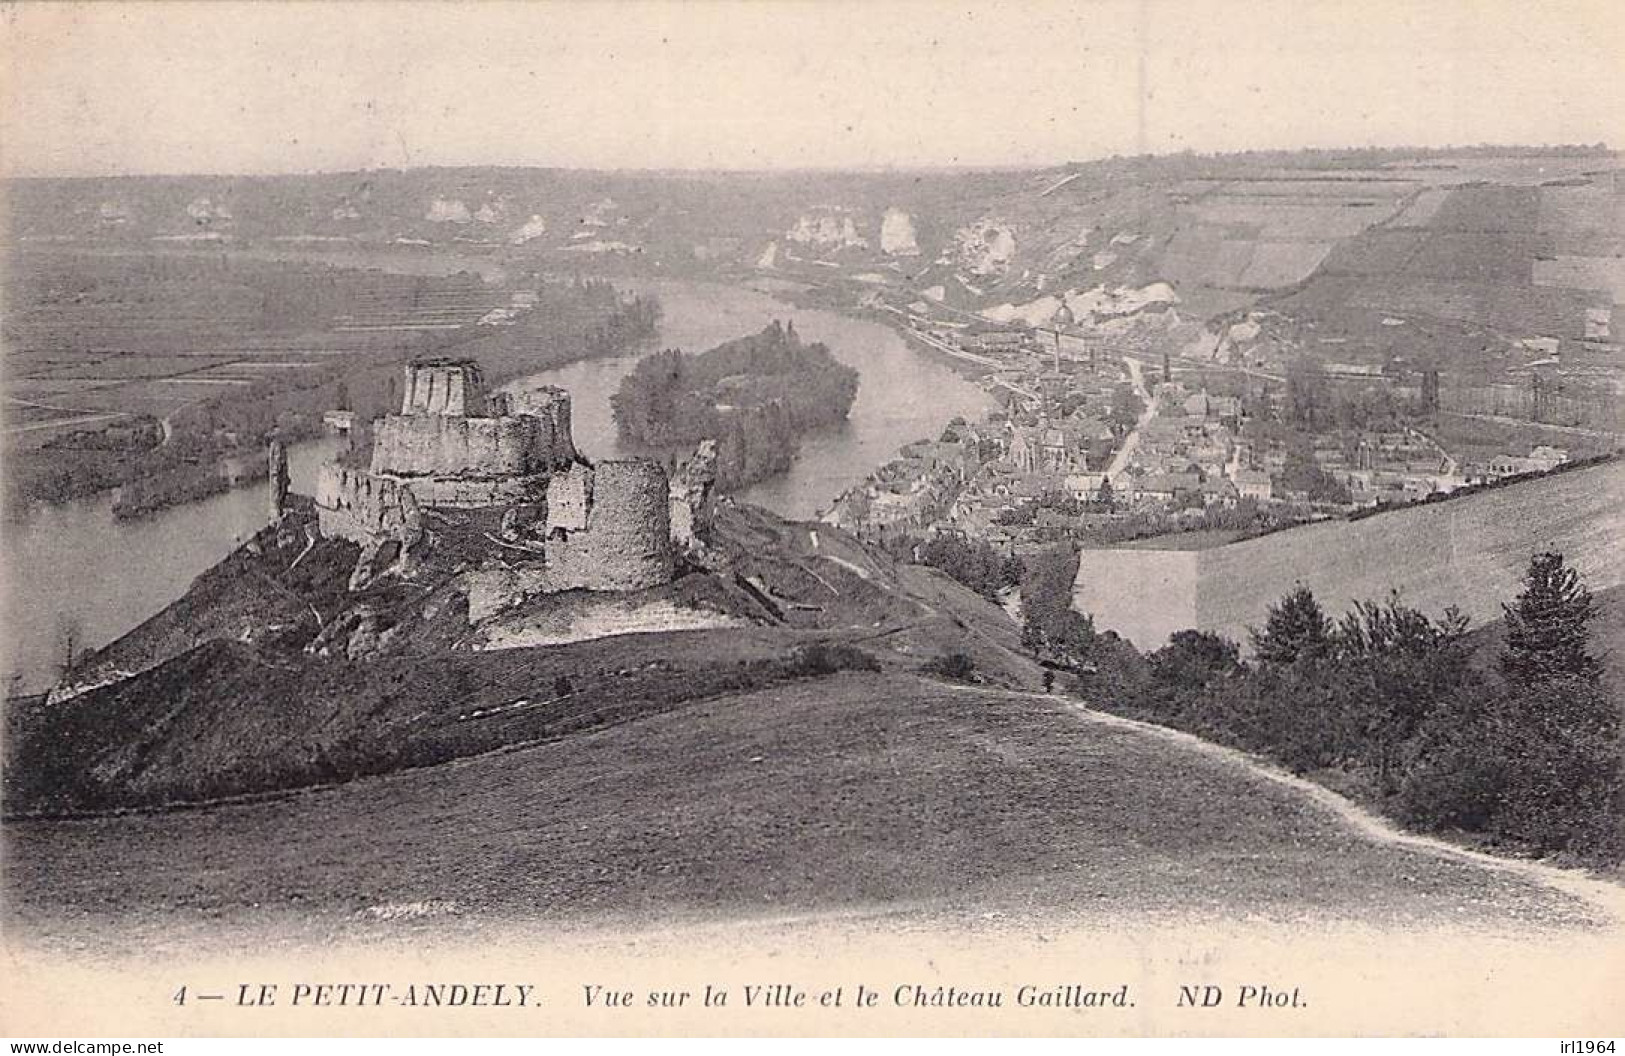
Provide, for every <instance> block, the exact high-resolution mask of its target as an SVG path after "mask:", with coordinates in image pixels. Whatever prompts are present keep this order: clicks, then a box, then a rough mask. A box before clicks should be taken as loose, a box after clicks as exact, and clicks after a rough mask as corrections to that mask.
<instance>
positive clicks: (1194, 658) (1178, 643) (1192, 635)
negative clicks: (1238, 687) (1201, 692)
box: [1149, 630, 1242, 687]
mask: <svg viewBox="0 0 1625 1056" xmlns="http://www.w3.org/2000/svg"><path fill="white" fill-rule="evenodd" d="M1149 659H1150V661H1151V672H1152V674H1154V675H1155V676H1156V677H1157V678H1158V679H1160V680H1162V681H1164V682H1169V683H1172V684H1174V685H1178V686H1186V687H1199V686H1206V685H1207V684H1208V683H1210V682H1212V681H1214V680H1216V679H1220V678H1228V677H1231V676H1233V675H1239V674H1241V672H1242V666H1241V649H1240V648H1239V647H1238V646H1237V645H1236V643H1235V642H1232V641H1231V640H1230V639H1228V638H1225V637H1222V636H1221V635H1217V634H1214V633H1213V632H1211V631H1193V630H1183V631H1175V632H1174V633H1173V635H1172V636H1170V637H1169V639H1168V644H1167V645H1165V646H1163V647H1162V648H1161V649H1158V650H1157V651H1156V652H1154V653H1152V654H1151V656H1150V658H1149Z"/></svg>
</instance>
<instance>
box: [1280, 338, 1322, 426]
mask: <svg viewBox="0 0 1625 1056" xmlns="http://www.w3.org/2000/svg"><path fill="white" fill-rule="evenodd" d="M1330 409H1331V385H1330V383H1329V382H1328V380H1327V378H1326V370H1325V368H1323V367H1322V366H1321V365H1320V363H1319V362H1317V361H1315V360H1313V359H1310V358H1309V357H1308V356H1299V357H1298V358H1297V359H1294V360H1293V361H1292V362H1291V363H1290V364H1289V365H1288V366H1287V372H1286V414H1287V420H1288V421H1290V422H1292V423H1293V424H1295V425H1298V426H1300V427H1302V428H1304V429H1307V430H1309V431H1310V432H1317V431H1318V430H1319V429H1320V427H1321V426H1322V425H1326V424H1329V422H1328V418H1329V417H1330V414H1329V412H1330Z"/></svg>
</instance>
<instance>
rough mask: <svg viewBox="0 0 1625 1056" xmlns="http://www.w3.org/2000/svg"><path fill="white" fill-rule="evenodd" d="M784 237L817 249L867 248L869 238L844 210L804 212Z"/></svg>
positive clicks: (800, 244)
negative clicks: (862, 233)
mask: <svg viewBox="0 0 1625 1056" xmlns="http://www.w3.org/2000/svg"><path fill="white" fill-rule="evenodd" d="M784 237H785V239H787V240H788V241H790V242H794V243H796V244H797V245H799V246H807V247H810V248H817V249H835V250H838V249H868V248H869V240H868V239H867V238H864V237H863V235H861V234H860V233H859V232H858V226H857V222H856V221H855V220H853V219H852V217H851V215H850V214H848V213H847V212H846V211H845V210H820V211H817V212H813V213H804V214H802V215H801V216H799V217H797V218H796V222H795V226H793V227H791V228H790V230H788V231H786V232H785V233H784Z"/></svg>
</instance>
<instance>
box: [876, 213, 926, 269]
mask: <svg viewBox="0 0 1625 1056" xmlns="http://www.w3.org/2000/svg"><path fill="white" fill-rule="evenodd" d="M880 251H881V252H882V253H886V254H889V255H891V256H894V257H917V256H919V255H920V241H919V233H918V232H916V231H915V230H914V218H913V217H912V216H910V215H909V214H907V213H905V212H903V210H901V209H898V208H896V207H893V208H890V209H887V210H886V212H885V214H884V215H883V216H881V218H880Z"/></svg>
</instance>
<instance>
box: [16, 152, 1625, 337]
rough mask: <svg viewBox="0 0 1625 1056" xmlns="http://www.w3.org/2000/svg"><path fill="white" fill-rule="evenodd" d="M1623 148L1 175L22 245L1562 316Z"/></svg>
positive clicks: (1606, 248) (1615, 205)
mask: <svg viewBox="0 0 1625 1056" xmlns="http://www.w3.org/2000/svg"><path fill="white" fill-rule="evenodd" d="M1619 168H1620V162H1619V157H1618V156H1617V155H1615V154H1613V153H1609V152H1607V151H1604V150H1601V149H1595V148H1565V149H1520V148H1501V149H1489V148H1477V149H1472V150H1455V151H1448V150H1433V151H1428V150H1419V149H1418V150H1391V151H1303V152H1296V153H1288V152H1282V153H1252V154H1235V155H1219V156H1197V155H1173V156H1166V157H1145V158H1124V159H1110V160H1106V161H1099V162H1089V163H1082V164H1077V165H1071V166H1064V167H1057V168H1050V169H1029V170H998V171H942V170H933V171H923V172H906V171H898V172H863V173H827V172H811V173H697V172H696V173H606V172H584V171H565V170H549V169H504V168H469V169H413V170H378V171H369V172H360V173H334V174H321V175H309V176H275V177H252V178H250V177H245V178H231V177H213V176H210V177H204V176H198V177H191V176H186V177H182V176H176V177H130V178H102V179H74V180H18V181H12V182H11V183H10V184H9V185H8V187H9V190H8V194H9V197H10V199H11V202H12V209H11V226H12V230H11V232H10V235H11V239H12V240H13V241H14V242H15V244H16V245H18V246H19V247H25V248H26V247H36V248H50V247H62V246H102V247H123V248H129V247H133V246H141V247H146V248H150V249H176V248H187V247H191V248H216V249H218V248H249V247H252V248H256V249H261V250H281V251H288V252H294V251H299V252H324V251H327V252H332V251H344V250H353V249H358V248H360V249H367V250H373V251H376V250H379V249H393V250H399V251H403V252H430V251H436V250H438V251H453V250H454V251H457V252H461V253H466V254H470V255H481V256H490V257H494V258H500V259H506V260H514V261H530V262H537V261H545V262H547V264H548V266H551V267H555V268H560V269H563V268H572V267H592V266H595V265H598V264H604V263H607V262H613V263H615V264H616V266H653V265H656V264H658V265H659V266H660V267H661V268H662V269H663V271H664V272H665V273H668V274H669V273H671V271H672V269H679V270H681V269H698V270H706V271H713V270H716V269H723V270H732V271H739V270H750V271H758V270H759V271H763V272H779V273H788V274H794V275H799V276H801V277H803V278H808V279H811V280H813V281H816V282H819V283H825V282H831V281H840V282H851V283H854V284H856V286H857V287H858V288H860V289H861V288H863V287H865V286H867V287H869V288H881V289H894V290H897V291H899V292H903V293H909V294H912V295H915V296H919V295H922V293H924V292H926V291H930V293H931V294H932V296H933V297H934V298H935V299H938V300H940V301H942V302H943V303H945V304H948V305H950V306H954V307H959V308H962V309H965V310H969V311H973V312H974V311H981V310H984V309H995V308H998V307H1000V306H1012V305H1013V306H1021V305H1025V304H1029V303H1031V302H1033V301H1035V300H1036V299H1039V298H1042V297H1044V296H1047V295H1053V294H1055V293H1056V292H1058V291H1065V290H1087V289H1090V288H1093V287H1096V286H1104V287H1106V288H1109V289H1122V288H1138V287H1143V286H1145V285H1147V284H1149V283H1153V282H1161V281H1166V282H1169V283H1171V284H1172V285H1173V287H1174V289H1175V290H1176V291H1177V294H1178V297H1179V302H1180V308H1179V310H1180V312H1181V314H1182V315H1183V316H1184V317H1186V318H1188V319H1193V320H1196V321H1205V320H1208V319H1212V318H1214V317H1215V316H1220V315H1223V314H1225V313H1227V312H1233V311H1237V310H1241V309H1245V308H1248V307H1251V306H1253V305H1255V304H1257V303H1258V302H1259V301H1260V300H1261V299H1265V300H1270V299H1271V298H1273V299H1274V300H1272V301H1271V303H1274V304H1275V305H1276V307H1277V308H1279V309H1280V310H1282V311H1285V312H1287V313H1289V314H1292V313H1298V312H1305V313H1311V314H1316V315H1318V316H1320V317H1326V316H1327V313H1332V314H1336V313H1337V312H1345V311H1350V310H1353V311H1356V312H1358V311H1366V310H1369V311H1377V312H1382V311H1390V312H1391V311H1401V310H1414V311H1416V312H1419V313H1420V314H1423V315H1427V316H1430V317H1435V318H1438V319H1441V320H1445V321H1454V322H1464V321H1465V322H1472V323H1477V324H1483V325H1502V324H1515V325H1516V327H1517V328H1522V329H1527V328H1529V327H1531V326H1535V325H1536V324H1538V328H1539V329H1540V330H1541V332H1548V331H1551V332H1558V333H1568V332H1569V331H1570V330H1572V329H1574V328H1576V327H1578V326H1580V325H1581V323H1580V322H1579V321H1578V318H1577V317H1576V316H1575V314H1574V312H1573V311H1572V310H1571V309H1572V308H1573V307H1574V306H1575V305H1576V304H1579V303H1580V302H1581V301H1584V302H1586V303H1591V302H1593V301H1595V300H1597V299H1598V298H1602V299H1603V300H1606V299H1607V298H1609V297H1612V298H1614V300H1615V301H1616V302H1617V300H1618V297H1619V289H1620V275H1619V272H1618V269H1617V264H1616V263H1615V262H1616V261H1617V257H1618V247H1619V244H1620V239H1621V238H1622V237H1625V227H1622V220H1621V217H1622V216H1625V213H1622V211H1621V206H1620V202H1621V197H1620V181H1619V178H1618V171H1619ZM1305 284H1307V285H1305ZM1049 310H1051V311H1053V307H1051V308H1050V309H1049ZM1322 336H1331V335H1324V334H1323V335H1322Z"/></svg>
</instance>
